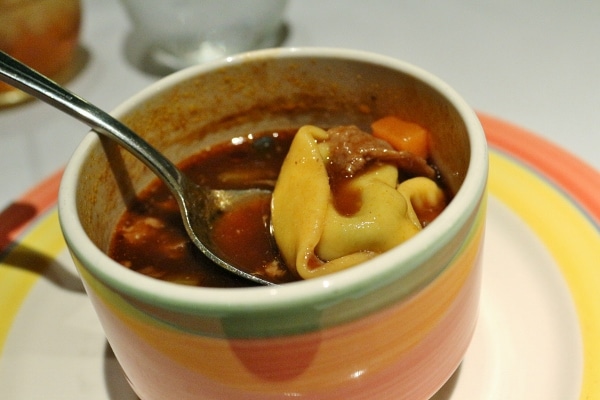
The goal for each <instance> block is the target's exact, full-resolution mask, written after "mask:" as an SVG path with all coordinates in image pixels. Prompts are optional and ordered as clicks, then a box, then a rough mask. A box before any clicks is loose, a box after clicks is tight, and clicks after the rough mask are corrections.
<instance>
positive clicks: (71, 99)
mask: <svg viewBox="0 0 600 400" xmlns="http://www.w3.org/2000/svg"><path fill="white" fill-rule="evenodd" d="M0 80H1V81H4V82H6V83H8V84H9V85H12V86H14V87H16V88H19V89H21V90H22V91H24V92H26V93H28V94H30V95H32V96H33V97H36V98H38V99H40V100H42V101H45V102H46V103H48V104H50V105H51V106H53V107H55V108H57V109H59V110H61V111H63V112H65V113H67V114H69V115H70V116H72V117H75V118H76V119H78V120H79V121H81V122H83V123H85V124H86V125H88V126H89V127H91V128H92V129H93V130H94V131H96V132H97V133H100V134H102V135H104V136H106V137H108V138H110V139H112V140H114V141H116V142H117V143H118V144H119V145H121V146H123V147H124V148H125V149H126V150H128V151H129V152H130V153H131V154H133V155H134V156H135V157H137V158H138V159H139V160H140V161H142V162H143V163H144V164H145V165H146V166H148V167H149V168H150V169H151V170H152V171H153V172H154V173H155V174H156V175H157V176H158V177H159V178H160V179H161V180H162V181H163V182H164V183H165V185H167V187H168V188H169V190H170V191H171V193H172V194H173V195H174V196H175V198H176V200H177V203H178V204H179V209H180V211H181V217H182V218H183V223H184V225H185V229H186V231H187V233H188V235H189V236H190V238H191V239H192V241H193V242H194V244H195V245H196V246H197V247H198V248H199V249H200V251H202V253H204V254H205V255H206V256H207V257H208V258H209V259H210V260H211V261H213V262H214V263H215V264H217V265H218V266H220V267H222V268H225V269H226V270H228V271H230V272H233V273H234V274H237V275H239V276H241V277H243V278H246V279H248V280H251V281H253V282H256V283H260V284H262V285H274V284H275V283H273V282H269V281H267V280H265V279H263V278H261V277H259V276H256V275H252V274H249V273H247V272H245V271H242V270H240V269H238V268H237V267H235V266H234V265H231V264H229V263H228V262H226V261H225V260H223V259H222V258H221V257H220V256H218V255H217V254H218V252H217V251H215V249H214V245H213V243H212V240H211V239H210V233H209V231H210V227H211V218H212V217H213V216H214V215H215V214H216V213H218V212H221V211H225V210H227V209H228V208H229V207H231V206H232V205H234V204H235V203H237V202H238V201H241V200H242V199H243V198H247V197H249V196H255V195H257V194H259V193H261V192H265V191H264V190H260V189H246V190H211V189H209V188H207V187H203V186H198V185H197V184H195V183H194V182H192V181H191V180H189V179H188V178H187V177H186V176H185V175H184V174H183V173H182V172H181V171H180V170H179V169H177V167H176V166H175V165H174V164H173V163H171V161H169V160H168V159H167V158H166V157H165V156H164V155H162V154H161V153H160V152H158V151H157V150H156V149H155V148H153V147H152V146H150V144H148V143H147V142H146V141H145V140H144V139H142V138H141V137H140V136H138V135H137V134H135V133H134V132H133V131H132V130H130V129H129V128H127V127H126V126H125V125H124V124H122V123H121V122H119V121H118V120H116V119H115V118H113V117H112V116H110V115H109V114H108V113H106V112H104V111H102V110H101V109H99V108H97V107H96V106H94V105H92V104H90V103H89V102H87V101H86V100H84V99H82V98H80V97H79V96H77V95H75V94H73V93H71V92H70V91H68V90H67V89H65V88H63V87H62V86H60V85H58V84H57V83H55V82H54V81H52V80H50V79H49V78H47V77H45V76H43V75H41V74H40V73H38V72H36V71H34V70H33V69H31V68H29V67H28V66H26V65H24V64H23V63H21V62H19V61H17V60H15V59H14V58H12V57H10V56H9V55H7V54H6V53H4V52H1V51H0Z"/></svg>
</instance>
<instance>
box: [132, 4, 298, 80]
mask: <svg viewBox="0 0 600 400" xmlns="http://www.w3.org/2000/svg"><path fill="white" fill-rule="evenodd" d="M121 2H122V3H123V5H124V6H125V9H126V10H127V12H128V14H129V17H130V19H131V22H132V23H133V32H132V35H131V36H130V38H129V43H128V46H127V47H128V49H127V52H128V56H129V58H130V59H131V61H132V62H133V63H134V64H135V65H137V66H138V67H140V68H141V69H143V70H146V72H153V73H158V74H166V73H170V72H173V71H176V70H179V69H182V68H185V67H188V66H191V65H194V64H198V63H202V62H206V61H210V60H213V59H217V58H220V57H224V56H228V55H232V54H235V53H239V52H244V51H247V50H252V49H259V48H265V47H273V46H277V45H278V44H280V43H281V41H282V40H283V36H284V35H285V26H284V25H283V23H282V16H283V12H284V10H285V7H286V4H287V0H227V1H222V0H121Z"/></svg>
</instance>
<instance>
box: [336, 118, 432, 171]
mask: <svg viewBox="0 0 600 400" xmlns="http://www.w3.org/2000/svg"><path fill="white" fill-rule="evenodd" d="M327 133H328V134H329V139H328V144H329V162H330V164H329V168H330V170H329V173H330V175H333V176H343V177H351V176H354V175H356V174H357V173H358V172H360V171H361V170H362V169H364V168H365V167H366V166H367V164H369V163H371V162H374V161H381V162H386V163H390V164H395V165H396V166H397V167H398V169H399V170H401V171H403V172H405V173H408V174H409V175H411V176H425V177H427V178H433V177H434V176H435V170H434V169H433V168H432V167H431V166H430V165H429V164H427V160H425V159H424V158H422V157H419V156H416V155H414V154H412V153H409V152H407V151H396V150H394V149H393V148H392V146H391V145H390V144H389V143H388V142H386V141H384V140H381V139H378V138H376V137H374V136H373V135H371V134H369V133H367V132H364V131H362V130H361V129H359V128H358V127H357V126H354V125H347V126H338V127H335V128H331V129H329V130H328V131H327Z"/></svg>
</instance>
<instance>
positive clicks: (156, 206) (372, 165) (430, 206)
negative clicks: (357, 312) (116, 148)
mask: <svg viewBox="0 0 600 400" xmlns="http://www.w3.org/2000/svg"><path fill="white" fill-rule="evenodd" d="M373 127H374V130H375V131H376V129H378V128H377V126H376V125H375V124H374V126H373ZM311 135H312V136H311ZM315 135H316V136H317V137H320V136H323V137H325V136H326V137H327V140H328V141H327V142H324V141H319V139H318V138H317V139H315ZM365 135H366V136H365ZM380 136H381V135H380ZM383 136H385V134H383ZM302 137H306V138H308V139H307V140H308V143H312V144H314V145H318V146H320V147H315V148H317V149H320V150H318V151H321V152H324V153H323V154H325V155H324V156H323V157H322V159H323V160H324V161H323V162H322V166H321V167H320V168H321V169H323V170H324V171H325V172H324V174H325V175H324V176H323V177H321V178H318V177H317V176H316V175H315V174H314V173H313V172H312V170H310V168H312V167H306V166H305V165H299V164H298V162H297V160H295V159H294V155H296V156H297V157H298V159H300V160H305V159H307V157H306V155H305V154H303V153H302V151H304V150H303V147H302V143H300V141H301V139H302ZM373 140H374V141H373ZM299 143H300V144H299ZM325 144H327V145H328V146H329V147H327V148H325V147H324V145H325ZM413 145H414V143H413ZM392 147H393V146H391V145H389V144H388V143H387V142H386V143H384V144H383V145H382V140H381V139H374V137H373V136H372V135H371V134H368V133H365V132H362V131H360V130H359V129H358V128H356V127H352V126H347V127H335V128H332V129H329V130H328V131H324V130H321V129H320V128H317V127H303V128H301V129H300V130H298V131H297V130H282V131H277V132H263V133H261V134H248V135H247V136H246V137H239V138H235V139H233V140H232V141H230V142H227V143H222V144H219V145H216V146H213V147H212V148H210V149H209V150H207V151H204V152H202V153H200V154H197V155H196V156H194V157H192V158H190V159H188V160H186V161H185V162H183V163H182V164H181V165H180V168H181V169H182V170H183V171H184V172H185V173H186V174H187V175H188V176H189V177H190V178H191V179H192V180H194V181H196V182H198V183H199V184H202V185H206V186H208V187H211V188H215V189H243V188H256V187H259V188H266V189H272V190H274V192H273V193H274V194H273V196H270V195H262V196H257V197H255V198H251V199H249V200H247V201H244V202H243V203H241V204H239V205H238V206H237V207H236V208H235V209H234V210H232V211H231V212H227V213H225V214H223V215H221V216H219V217H218V219H216V220H215V222H214V229H213V231H212V239H213V241H214V242H215V244H216V245H217V247H218V248H219V249H220V251H221V254H220V256H222V257H223V258H224V259H226V260H227V261H229V262H231V263H233V264H234V265H236V266H238V267H239V268H241V269H244V270H246V271H247V272H249V273H252V274H256V275H259V276H262V277H264V278H265V279H267V280H271V281H275V282H276V283H286V282H290V281H294V280H298V279H307V278H310V277H311V276H318V275H322V274H325V273H331V272H335V271H336V270H339V269H342V268H346V267H348V266H351V265H353V264H356V263H358V262H362V261H363V260H366V259H369V258H372V257H373V256H375V255H376V254H378V253H380V252H382V251H385V250H386V247H385V246H387V248H389V247H390V246H394V245H395V244H397V243H399V242H400V241H403V240H405V239H407V238H408V237H410V236H411V235H412V234H414V233H416V232H417V231H418V230H420V229H422V228H423V227H426V226H427V225H428V224H429V223H430V222H431V221H432V220H433V219H435V217H436V216H437V215H438V214H439V213H440V212H441V211H442V210H443V208H444V207H445V205H446V204H447V201H448V199H449V198H450V194H449V193H447V191H445V190H443V188H444V185H443V182H442V181H441V178H440V174H439V173H438V171H437V169H436V168H435V166H434V165H431V164H430V163H427V161H426V159H425V157H423V156H426V155H427V154H426V153H422V154H420V155H416V154H415V153H418V152H419V151H421V150H411V151H397V150H394V149H393V148H392ZM413 147H414V146H413ZM367 148H368V149H370V150H369V151H366V150H365V149H367ZM298 149H300V150H298ZM313 150H314V149H313ZM421 152H422V151H421ZM319 157H320V155H317V158H319ZM312 164H315V163H311V165H312ZM390 165H392V169H393V170H394V171H396V174H395V175H389V172H390V171H389V169H390ZM307 168H308V169H307ZM313 169H314V168H313ZM322 173H323V172H322ZM381 176H392V177H393V178H391V179H393V181H394V182H393V183H394V190H393V191H392V192H396V189H395V186H396V183H397V184H398V190H399V191H400V192H402V191H401V190H400V188H401V187H402V185H404V187H405V188H404V192H402V193H403V194H402V196H404V197H402V196H400V195H397V194H392V196H396V197H400V198H407V199H408V198H412V199H408V200H410V201H407V203H409V204H408V205H409V208H410V210H413V209H414V212H413V213H412V214H411V215H414V216H415V218H417V219H418V221H416V222H415V221H412V222H411V223H410V224H409V225H410V226H412V228H411V230H410V231H411V233H410V235H408V236H407V237H406V238H404V237H402V238H394V239H393V240H394V241H393V242H391V244H390V243H388V242H389V241H387V238H385V237H384V238H382V237H381V234H380V233H379V231H374V232H371V233H367V234H365V233H364V232H363V231H364V225H367V223H365V222H364V221H363V220H359V221H358V222H354V225H348V224H347V223H346V221H347V220H351V218H352V217H355V216H356V215H359V211H360V210H361V209H362V208H363V207H364V205H363V203H364V199H363V196H361V190H360V188H359V189H357V187H356V182H358V181H359V180H362V181H365V182H366V184H367V185H371V186H369V187H373V186H372V182H373V181H376V182H379V181H380V180H381V179H382V178H381ZM284 178H285V179H284ZM420 178H422V179H424V180H427V182H431V184H432V185H433V189H429V188H428V187H427V188H426V189H422V188H423V187H426V186H423V185H422V184H423V182H421V181H416V179H420ZM318 179H321V181H323V182H324V184H326V185H327V187H326V188H318V187H317V186H315V182H317V181H318ZM368 179H370V181H369V180H368ZM282 180H283V181H285V180H287V183H288V185H287V188H286V184H285V182H284V183H282ZM411 185H412V186H411ZM414 187H417V188H418V189H417V190H416V191H415V190H413V189H414ZM377 190H379V189H377ZM384 190H385V189H384ZM423 190H426V191H431V190H434V192H435V193H437V194H438V195H439V194H440V193H441V197H440V196H438V197H437V198H436V199H435V201H433V200H432V201H429V200H427V199H428V198H429V197H431V195H430V194H428V195H427V196H425V197H424V199H425V200H422V199H421V200H419V199H416V200H415V199H414V197H415V196H414V195H412V194H411V193H415V192H416V193H418V192H419V191H423ZM407 191H408V192H407ZM411 191H412V192H411ZM322 192H327V193H330V196H329V195H328V196H325V197H323V196H318V197H319V198H320V199H324V198H325V199H329V200H327V201H330V203H331V204H330V205H328V204H326V203H322V204H320V203H319V201H317V200H316V199H315V198H313V197H311V196H312V195H313V194H315V195H319V194H320V193H322ZM386 193H387V192H386ZM407 193H408V194H407ZM428 193H429V192H428ZM306 196H308V197H306ZM305 197H306V198H305ZM374 197H376V198H379V197H381V196H380V195H379V194H377V195H376V196H374ZM376 201H378V200H377V199H376ZM294 203H297V204H296V205H295V204H294ZM307 204H310V207H313V208H309V209H307V210H298V209H297V208H294V207H305V206H306V205H307ZM315 207H316V208H315ZM328 208H331V209H335V212H334V213H333V214H332V212H331V211H328V215H329V217H330V218H329V219H327V218H324V219H322V220H319V221H312V220H311V218H314V216H315V215H317V214H318V215H325V214H324V213H323V212H321V211H322V210H323V209H328ZM315 210H316V211H315ZM320 210H321V211H320ZM410 210H409V211H410ZM299 212H300V213H302V212H306V213H308V215H309V217H307V218H304V219H303V221H305V223H308V224H313V225H314V224H319V225H321V226H324V228H323V229H320V230H319V232H320V233H321V234H323V237H319V238H316V239H315V240H316V241H317V242H319V245H316V246H312V247H311V246H308V247H306V246H304V247H302V246H298V245H297V243H296V242H297V241H300V242H301V243H304V242H305V236H306V235H305V234H304V233H299V232H296V231H297V230H298V229H299V227H301V226H302V223H298V215H299ZM384 212H385V213H388V210H387V209H385V210H384ZM331 215H333V217H331ZM415 218H413V219H415ZM331 221H333V222H331ZM339 221H344V222H343V223H344V224H346V225H348V226H350V228H348V226H346V225H343V226H339V227H338V228H339V229H343V230H344V232H346V233H347V232H348V231H349V230H352V229H354V230H357V229H358V231H357V232H358V233H359V235H357V237H360V239H351V241H352V242H356V243H359V244H354V243H351V244H350V247H347V246H346V248H345V250H342V251H346V253H347V254H346V253H343V254H341V256H340V257H335V256H333V258H331V259H330V258H329V257H328V256H327V254H335V253H336V251H337V252H338V253H339V251H338V250H337V246H335V245H334V246H332V245H331V244H323V243H325V242H326V241H327V238H326V237H325V236H327V235H329V236H332V237H339V236H340V234H339V232H337V231H336V229H335V228H336V227H337V225H336V224H338V225H339V223H340V222H339ZM399 223H404V224H405V222H402V221H400V222H399ZM415 225H418V226H416V227H415ZM357 226H358V228H357ZM401 228H402V230H401V232H404V231H406V228H405V227H404V226H402V227H401ZM413 228H414V229H413ZM328 231H331V232H330V233H327V232H328ZM278 232H279V235H278ZM290 232H291V234H290ZM393 232H396V231H393ZM369 235H371V236H372V238H369ZM342 236H344V235H342ZM349 236H350V237H351V232H350V234H349ZM384 236H385V235H384ZM387 236H390V235H387ZM392 236H394V235H392ZM365 238H366V239H367V240H366V241H365ZM382 239H386V243H385V244H383V245H382V244H381V243H379V242H381V241H382ZM331 241H332V240H330V242H331ZM335 241H338V240H335ZM363 242H364V243H366V244H363ZM357 246H358V248H354V247H357ZM365 246H366V248H363V247H365ZM381 246H384V247H383V248H382V247H381ZM332 247H333V248H334V249H333V251H332ZM290 248H292V250H291V251H289V249H290ZM298 249H300V253H298ZM348 249H349V250H348ZM109 253H110V256H111V257H112V258H113V259H115V260H116V261H117V262H119V263H121V264H122V265H124V266H125V267H127V268H130V269H132V270H135V271H138V272H140V273H143V274H146V275H148V276H151V277H154V278H157V279H162V280H167V281H170V282H175V283H181V284H186V285H194V286H208V287H236V286H248V285H253V284H252V283H250V282H248V281H246V280H244V279H242V278H238V277H237V276H235V275H233V274H231V273H229V272H227V271H224V270H222V269H221V268H220V267H218V266H216V265H214V264H213V263H212V262H211V261H209V260H208V259H207V258H206V257H205V256H204V255H203V254H202V253H201V252H200V251H199V250H198V249H196V248H195V246H194V245H193V243H192V242H191V241H190V240H189V238H188V237H187V234H186V232H185V229H184V227H183V224H182V222H181V216H180V214H179V209H178V206H177V203H176V201H175V200H174V198H173V197H172V196H171V194H170V193H169V192H168V190H167V189H166V187H165V186H164V185H163V184H162V183H161V182H159V181H157V182H155V183H153V184H152V185H150V186H149V187H148V188H147V189H146V190H144V191H143V192H142V193H140V194H139V195H138V197H137V198H136V199H135V200H134V201H133V202H132V203H131V204H130V205H129V207H128V209H127V211H126V212H125V214H124V215H123V217H122V218H121V220H120V221H119V223H118V225H117V227H116V229H115V233H114V236H113V239H112V243H111V248H110V252H109ZM296 259H298V260H305V261H306V262H304V261H300V263H298V265H296V264H297V263H296V262H295V261H294V260H296ZM311 274H312V275H311Z"/></svg>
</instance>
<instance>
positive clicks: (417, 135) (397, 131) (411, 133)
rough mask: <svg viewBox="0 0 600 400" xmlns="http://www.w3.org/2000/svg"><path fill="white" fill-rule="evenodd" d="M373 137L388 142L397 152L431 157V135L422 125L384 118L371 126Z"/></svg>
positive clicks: (395, 118)
mask: <svg viewBox="0 0 600 400" xmlns="http://www.w3.org/2000/svg"><path fill="white" fill-rule="evenodd" d="M371 129H372V130H373V136H375V137H377V138H379V139H383V140H385V141H386V142H388V143H389V144H390V145H391V146H392V147H393V148H394V149H395V150H398V151H408V152H411V153H413V154H414V155H416V156H419V157H423V158H427V157H428V156H429V133H428V132H427V130H426V129H425V128H423V127H422V126H421V125H418V124H415V123H413V122H408V121H404V120H402V119H400V118H398V117H395V116H389V117H383V118H381V119H378V120H377V121H375V122H373V123H372V124H371Z"/></svg>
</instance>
